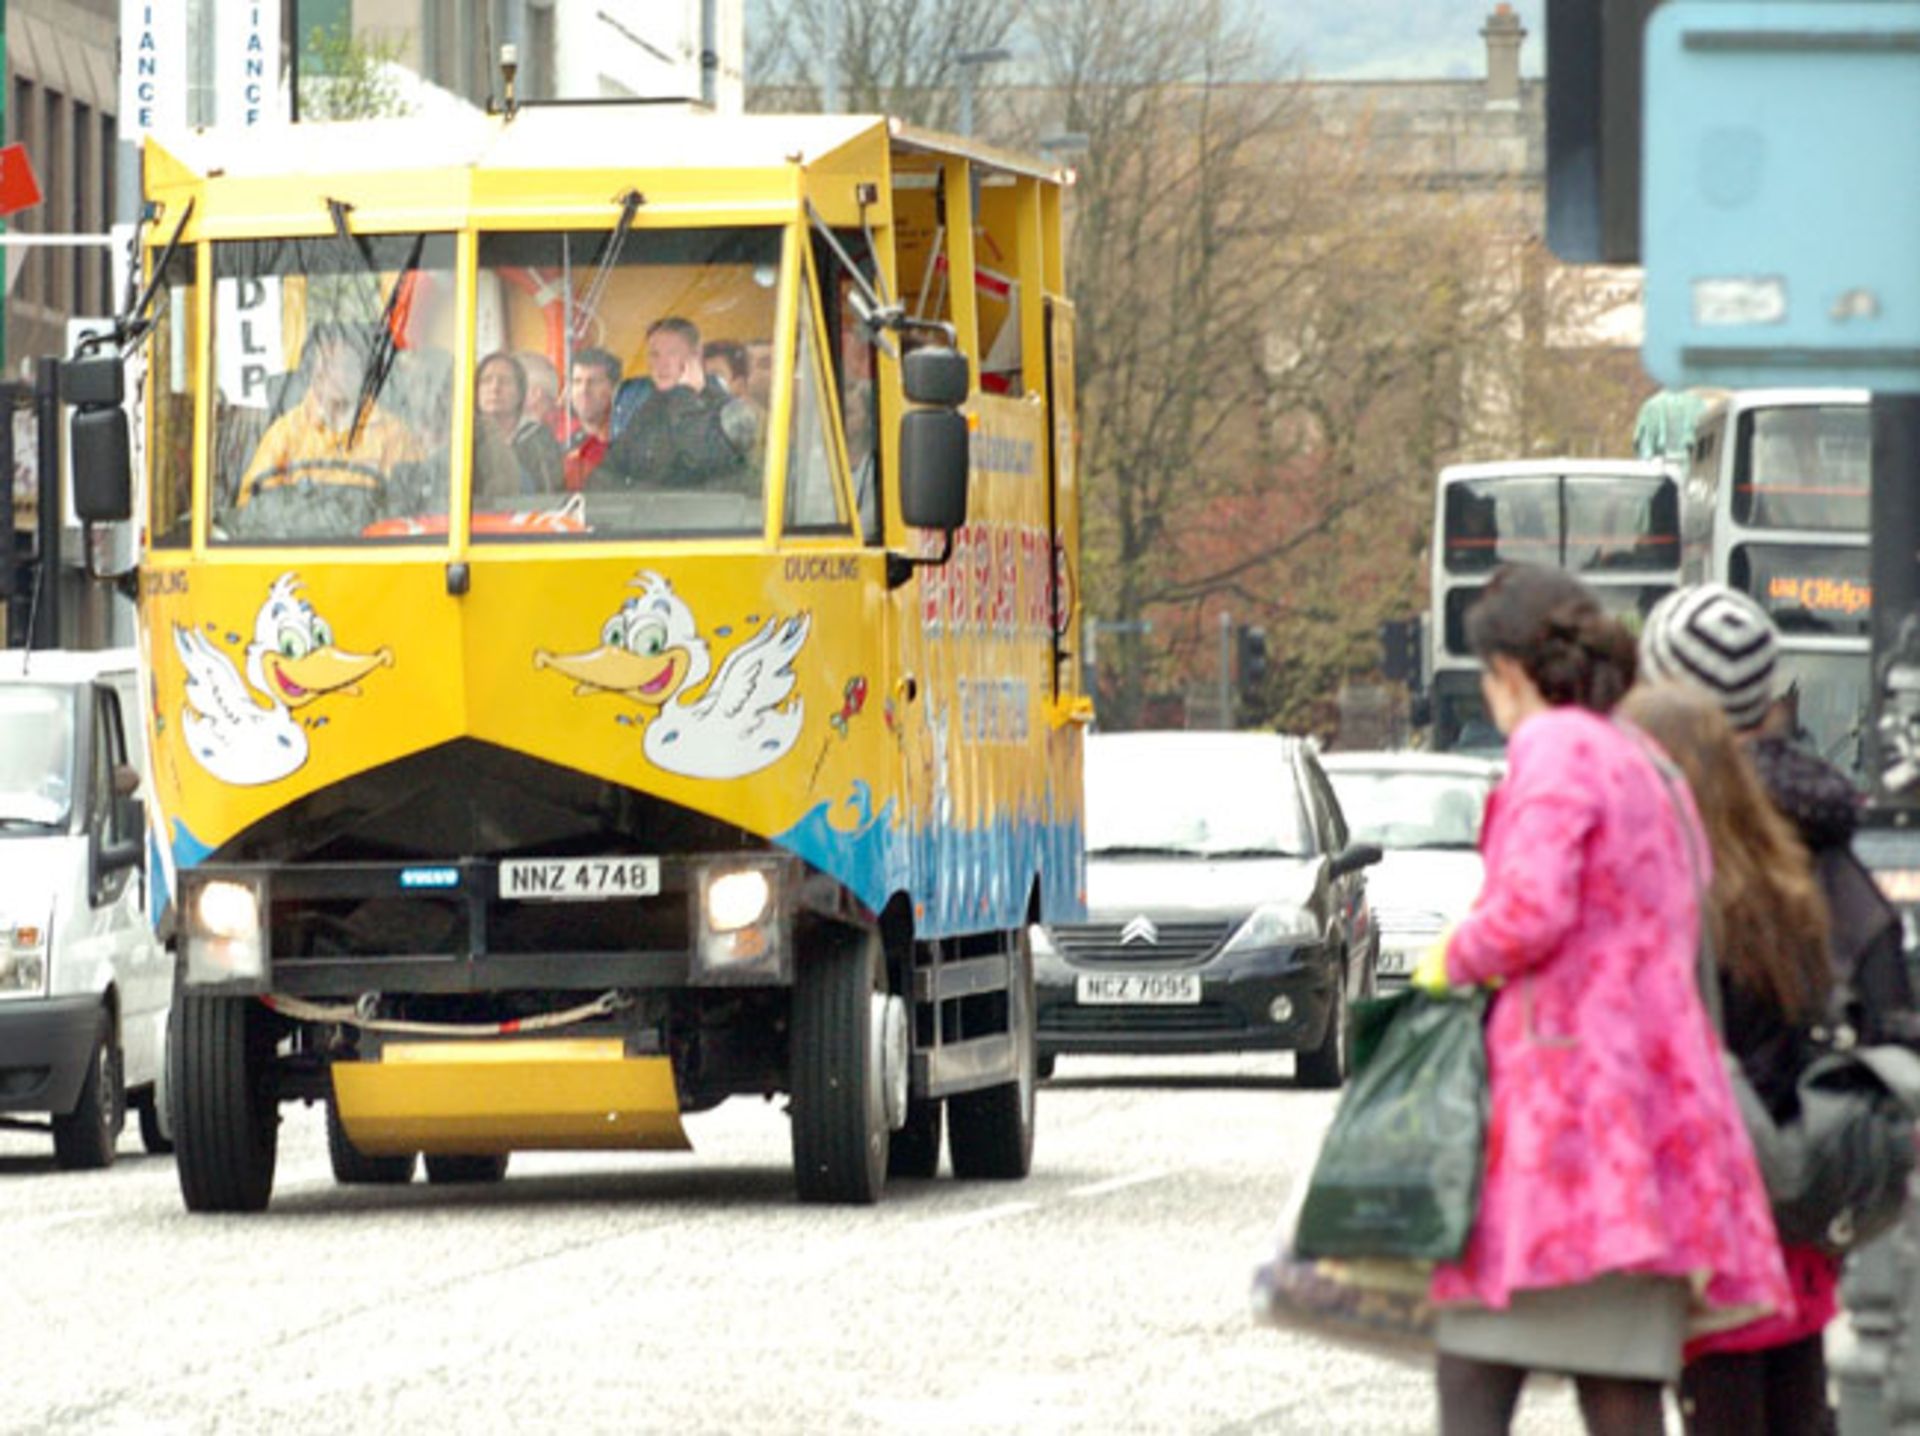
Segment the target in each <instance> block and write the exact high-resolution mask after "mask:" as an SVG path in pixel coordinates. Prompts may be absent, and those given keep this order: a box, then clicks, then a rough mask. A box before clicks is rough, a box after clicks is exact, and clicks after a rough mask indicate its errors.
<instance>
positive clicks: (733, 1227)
mask: <svg viewBox="0 0 1920 1436" xmlns="http://www.w3.org/2000/svg"><path fill="white" fill-rule="evenodd" d="M1289 1070H1290V1064H1289V1060H1288V1059H1286V1058H1284V1057H1276V1058H1220V1059H1189V1060H1168V1061H1157V1062H1146V1061H1141V1062H1122V1061H1096V1060H1093V1059H1063V1060H1062V1062H1061V1064H1060V1069H1059V1075H1058V1077H1057V1078H1056V1080H1054V1081H1053V1082H1051V1083H1049V1084H1047V1086H1046V1087H1045V1088H1043V1089H1042V1092H1041V1099H1040V1121H1041V1131H1040V1144H1039V1148H1038V1153H1039V1155H1038V1160H1037V1162H1036V1167H1035V1173H1034V1176H1033V1177H1032V1178H1031V1179H1030V1180H1028V1181H1026V1182H1024V1183H1017V1184H1011V1185H1001V1184H984V1183H973V1184H960V1183H956V1182H954V1181H953V1180H951V1179H950V1178H949V1177H947V1176H945V1175H944V1174H943V1175H942V1177H941V1178H940V1179H939V1180H937V1181H934V1182H926V1183H911V1184H896V1185H895V1186H894V1187H892V1188H891V1189H890V1190H889V1193H888V1196H887V1200H886V1202H885V1203H884V1204H883V1205H882V1206H881V1207H879V1208H877V1209H870V1210H850V1209H835V1208H802V1207H799V1206H797V1205H795V1204H794V1201H793V1199H792V1196H791V1186H790V1175H789V1171H788V1158H787V1131H786V1123H785V1119H784V1118H783V1117H782V1116H781V1114H780V1111H779V1109H778V1108H777V1107H775V1106H771V1105H768V1104H765V1103H754V1102H744V1101H743V1102H736V1103H729V1104H727V1105H726V1106H724V1107H722V1108H720V1109H719V1110H717V1111H715V1112H712V1113H708V1114H705V1115H702V1116H699V1117H694V1118H692V1119H690V1120H689V1123H688V1127H689V1131H690V1132H691V1134H692V1137H693V1140H694V1143H695V1146H696V1149H697V1150H696V1151H695V1153H694V1154H693V1155H692V1156H658V1155H634V1156H611V1155H605V1156H576V1155H564V1156H541V1155H520V1156H516V1157H515V1158H514V1167H513V1171H512V1173H511V1174H510V1175H509V1176H508V1179H507V1180H506V1182H505V1183H504V1184H502V1185H500V1186H498V1187H493V1188H429V1187H428V1186H427V1185H426V1184H425V1183H424V1181H422V1180H419V1179H416V1181H415V1184H414V1185H413V1186H411V1187H409V1188H404V1189H393V1188H386V1189H381V1188H365V1187H361V1188H352V1189H347V1188H340V1187H336V1186H335V1185H334V1184H333V1181H332V1178H331V1176H330V1174H329V1172H328V1168H327V1159H326V1143H325V1128H324V1125H323V1122H322V1120H321V1118H320V1116H319V1114H318V1112H317V1111H315V1110H311V1109H305V1108H299V1107H289V1108H284V1109H283V1113H284V1116H285V1125H284V1127H283V1129H282V1146H281V1159H280V1179H279V1183H278V1186H277V1187H276V1189H275V1196H274V1204H273V1207H272V1209H271V1210H270V1211H269V1212H268V1213H267V1214H266V1215H265V1216H262V1217H252V1218H210V1217H197V1218H196V1217H189V1216H188V1215H187V1214H186V1213H185V1212H184V1211H183V1210H182V1208H181V1205H180V1197H179V1191H178V1188H177V1186H176V1185H175V1180H174V1173H173V1166H172V1160H171V1158H159V1157H148V1156H144V1155H142V1154H141V1152H140V1146H139V1139H138V1137H137V1136H136V1135H135V1134H134V1133H132V1132H131V1131H130V1132H129V1133H128V1134H127V1135H126V1136H125V1137H124V1138H123V1140H122V1144H121V1148H120V1152H121V1155H120V1160H119V1162H118V1163H117V1164H116V1165H115V1166H114V1167H113V1168H112V1169H111V1170H110V1171H108V1172H105V1173H92V1174H74V1175H68V1174H65V1173H60V1172H57V1171H55V1170H54V1167H53V1164H52V1159H51V1142H50V1141H49V1140H46V1139H43V1138H40V1137H38V1136H33V1135H26V1134H19V1133H6V1134H0V1192H4V1194H5V1203H4V1210H5V1212H6V1216H5V1217H0V1310H4V1311H5V1312H6V1313H7V1318H8V1321H7V1326H8V1333H7V1336H8V1339H7V1348H8V1349H7V1354H6V1361H5V1370H6V1374H7V1379H6V1382H5V1387H4V1391H5V1394H4V1396H3V1397H0V1431H7V1432H16V1431H17V1432H39V1431H47V1430H56V1431H57V1430H73V1431H86V1432H89V1433H94V1432H130V1431H142V1432H146V1431H160V1432H174V1431H178V1432H189V1431H191V1432H201V1431H232V1432H247V1433H254V1432H258V1431H261V1430H269V1429H290V1430H308V1431H311V1430H326V1431H329V1432H338V1431H365V1432H380V1431H392V1430H398V1429H406V1428H412V1429H419V1430H431V1431H436V1432H440V1433H447V1436H451V1433H454V1432H467V1431H489V1430H497V1431H516V1432H519V1431H530V1430H531V1431H545V1430H563V1429H564V1430H567V1431H612V1430H620V1431H629V1432H630V1431H673V1432H709V1431H711V1432H763V1431H764V1432H807V1433H817V1432H893V1431H899V1432H915V1433H923V1432H995V1433H1000V1432H1047V1433H1052V1432H1103V1433H1104V1432H1120V1431H1126V1432H1133V1431H1138V1432H1205V1433H1221V1436H1225V1433H1234V1436H1240V1433H1264V1432H1303V1433H1346V1432H1351V1433H1368V1436H1374V1433H1394V1432H1407V1433H1413V1432H1424V1431H1430V1430H1432V1429H1433V1426H1434V1418H1433V1405H1432V1395H1431V1378H1430V1376H1429V1375H1428V1373H1427V1372H1425V1371H1424V1370H1418V1369H1415V1368H1413V1367H1411V1366H1402V1365H1395V1364H1392V1363H1390V1362H1386V1361H1383V1360H1380V1359H1377V1358H1373V1357H1368V1356H1363V1355H1359V1354H1355V1353H1352V1352H1349V1351H1345V1350H1342V1349H1339V1348H1336V1347H1332V1346H1324V1345H1319V1344H1316V1343H1312V1342H1308V1341H1305V1340H1302V1339H1300V1338H1297V1337H1293V1336H1283V1335H1281V1334H1280V1333H1278V1332H1275V1331H1272V1330H1269V1329H1263V1328H1260V1327H1256V1326H1254V1325H1253V1324H1252V1322H1251V1321H1250V1319H1249V1316H1248V1307H1247V1302H1246V1290H1247V1284H1248V1277H1249V1275H1250V1272H1251V1269H1252V1266H1253V1264H1254V1262H1255V1260H1256V1259H1257V1258H1258V1257H1259V1256H1260V1255H1261V1253H1262V1252H1263V1250H1264V1248H1265V1247H1266V1246H1267V1245H1268V1243H1269V1241H1270V1239H1271V1236H1272V1233H1273V1228H1274V1222H1275V1217H1276V1215H1277V1212H1278V1209H1279V1206H1280V1203H1281V1201H1282V1200H1283V1198H1284V1196H1285V1193H1286V1189H1287V1186H1288V1183H1289V1182H1291V1181H1294V1180H1298V1179H1301V1178H1302V1177H1303V1176H1304V1171H1305V1165H1306V1164H1307V1163H1308V1162H1310V1160H1311V1157H1312V1153H1313V1150H1314V1147H1315V1144H1316V1143H1317V1141H1318V1138H1319V1134H1320V1132H1321V1130H1322V1129H1323V1128H1324V1126H1325V1124H1326V1122H1327V1120H1328V1117H1329V1116H1330V1114H1331V1111H1332V1099H1331V1098H1330V1097H1329V1096H1326V1095H1323V1094H1318V1093H1309V1092H1303V1091H1298V1090H1295V1089H1294V1087H1293V1085H1292V1083H1291V1081H1290V1080H1289V1079H1288V1077H1287V1075H1286V1074H1287V1073H1288V1072H1289ZM1534 1387H1535V1389H1534V1390H1533V1391H1532V1392H1531V1393H1530V1394H1529V1396H1528V1399H1527V1404H1526V1406H1525V1407H1524V1409H1523V1414H1522V1418H1521V1420H1520V1422H1519V1425H1518V1428H1517V1429H1518V1430H1519V1431H1521V1432H1523V1433H1534V1436H1540V1433H1559V1432H1573V1431H1577V1430H1578V1429H1579V1423H1578V1420H1577V1418H1576V1416H1575V1415H1574V1411H1573V1401H1572V1396H1571V1391H1570V1388H1568V1387H1567V1386H1565V1385H1564V1384H1562V1383H1542V1382H1539V1381H1536V1382H1535V1383H1534Z"/></svg>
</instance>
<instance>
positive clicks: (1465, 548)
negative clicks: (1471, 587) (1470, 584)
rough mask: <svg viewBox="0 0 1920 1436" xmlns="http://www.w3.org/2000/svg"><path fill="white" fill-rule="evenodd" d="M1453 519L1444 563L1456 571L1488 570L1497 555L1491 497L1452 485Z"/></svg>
mask: <svg viewBox="0 0 1920 1436" xmlns="http://www.w3.org/2000/svg"><path fill="white" fill-rule="evenodd" d="M1448 502H1449V504H1450V506H1451V507H1452V509H1453V522H1452V523H1451V524H1449V525H1448V527H1449V529H1450V530H1451V532H1449V533H1448V535H1447V567H1448V568H1450V569H1452V570H1453V571H1454V572H1455V573H1479V572H1482V571H1488V570H1491V569H1492V568H1493V567H1494V566H1495V565H1496V564H1497V563H1498V562H1499V558H1500V527H1499V524H1498V522H1497V521H1496V519H1495V517H1494V507H1493V506H1494V500H1493V499H1492V498H1491V497H1482V496H1481V495H1479V494H1471V493H1468V492H1466V491H1465V490H1463V489H1455V490H1454V491H1453V492H1452V493H1450V494H1449V495H1448Z"/></svg>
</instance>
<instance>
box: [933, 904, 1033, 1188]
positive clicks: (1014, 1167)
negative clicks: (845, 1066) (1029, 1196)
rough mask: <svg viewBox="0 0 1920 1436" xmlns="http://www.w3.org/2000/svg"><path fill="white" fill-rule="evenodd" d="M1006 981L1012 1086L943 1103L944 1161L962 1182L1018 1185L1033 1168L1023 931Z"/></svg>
mask: <svg viewBox="0 0 1920 1436" xmlns="http://www.w3.org/2000/svg"><path fill="white" fill-rule="evenodd" d="M1011 979H1012V981H1011V983H1010V985H1009V986H1008V989H1007V1012H1008V1017H1009V1021H1008V1023H1007V1027H1008V1030H1009V1031H1010V1032H1011V1033H1012V1035H1013V1042H1014V1051H1015V1053H1016V1054H1017V1061H1016V1063H1015V1068H1016V1073H1015V1076H1014V1079H1013V1081H1011V1082H1002V1083H1001V1084H1000V1085H999V1086H998V1087H983V1088H981V1089H980V1090H979V1091H978V1092H962V1093H960V1094H959V1095H957V1096H954V1097H949V1098H948V1099H947V1155H948V1156H949V1157H951V1158H952V1159H953V1174H954V1176H956V1177H960V1178H963V1179H967V1180H979V1179H985V1180H988V1181H1001V1182H1012V1181H1019V1180H1020V1179H1021V1178H1022V1177H1024V1176H1026V1175H1027V1173H1028V1172H1029V1171H1030V1170H1031V1169H1032V1167H1033V1126H1034V1107H1035V1102H1034V1090H1035V1088H1036V1087H1037V1086H1038V1085H1039V1065H1040V1055H1039V1046H1038V1041H1037V1039H1036V1037H1035V1034H1034V1021H1033V1009H1034V1003H1033V950H1032V948H1031V946H1030V945H1029V943H1028V939H1027V930H1026V928H1024V927H1022V928H1021V929H1020V931H1019V934H1018V935H1017V936H1016V937H1015V939H1014V950H1013V971H1012V973H1011Z"/></svg>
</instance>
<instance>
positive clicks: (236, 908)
mask: <svg viewBox="0 0 1920 1436" xmlns="http://www.w3.org/2000/svg"><path fill="white" fill-rule="evenodd" d="M193 915H194V919H195V921H194V926H195V928H196V929H197V930H198V932H199V933H200V935H201V936H203V937H217V938H225V939H228V940H230V941H246V940H247V939H250V938H257V937H258V936H260V895H259V894H258V893H256V892H255V891H254V890H253V889H252V888H250V887H246V886H244V885H242V884H240V883H208V884H207V885H206V886H205V887H203V888H201V889H200V896H199V897H198V898H197V899H196V900H195V902H194V905H193Z"/></svg>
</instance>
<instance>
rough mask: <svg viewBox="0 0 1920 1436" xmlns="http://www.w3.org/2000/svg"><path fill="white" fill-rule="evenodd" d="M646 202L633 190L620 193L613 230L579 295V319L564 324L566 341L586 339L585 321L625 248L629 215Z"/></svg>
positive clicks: (630, 223) (597, 306)
mask: <svg viewBox="0 0 1920 1436" xmlns="http://www.w3.org/2000/svg"><path fill="white" fill-rule="evenodd" d="M646 202H647V197H646V196H645V195H643V194H641V193H640V191H639V190H637V189H630V190H628V191H627V192H626V193H625V194H623V195H621V196H620V220H619V222H618V223H617V224H615V225H614V227H613V233H611V234H609V235H608V236H607V242H606V243H605V244H603V245H601V246H600V255H599V257H598V258H597V259H595V260H594V263H593V278H592V279H590V280H588V281H587V292H586V293H585V294H583V295H581V296H580V302H579V305H578V309H579V318H577V319H575V320H573V321H571V322H569V324H568V325H567V338H568V340H569V342H570V343H572V344H576V345H577V344H578V343H579V342H580V341H581V340H582V339H584V338H586V328H587V320H588V318H589V317H591V316H592V315H594V314H597V313H599V310H600V296H601V294H602V293H604V292H605V290H606V287H607V280H608V278H609V277H611V275H612V274H613V266H614V265H616V264H618V263H619V262H620V251H621V250H622V249H623V248H625V247H626V243H627V236H628V235H630V234H632V233H633V217H634V215H636V214H638V213H639V212H640V206H641V205H643V204H645V203H646Z"/></svg>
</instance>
